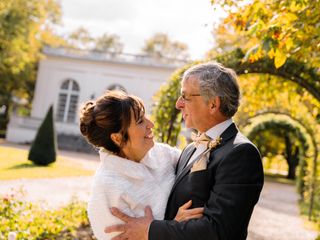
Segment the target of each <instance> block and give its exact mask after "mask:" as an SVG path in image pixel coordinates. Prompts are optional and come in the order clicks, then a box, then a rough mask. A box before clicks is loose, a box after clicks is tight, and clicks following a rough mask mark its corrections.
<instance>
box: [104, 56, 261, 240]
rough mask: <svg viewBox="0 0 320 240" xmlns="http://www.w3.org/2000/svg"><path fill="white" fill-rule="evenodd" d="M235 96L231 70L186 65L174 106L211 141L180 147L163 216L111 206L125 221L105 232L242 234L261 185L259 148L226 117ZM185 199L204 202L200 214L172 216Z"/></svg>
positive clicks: (234, 239) (157, 238)
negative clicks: (156, 217) (130, 212)
mask: <svg viewBox="0 0 320 240" xmlns="http://www.w3.org/2000/svg"><path fill="white" fill-rule="evenodd" d="M239 99H240V91H239V86H238V83H237V76H236V74H235V73H234V71H233V70H231V69H228V68H225V67H223V66H222V65H220V64H218V63H213V62H209V63H204V64H198V65H196V66H193V67H191V68H190V69H188V70H187V71H186V72H185V73H184V75H183V79H182V87H181V96H180V97H179V99H178V100H177V102H176V107H177V108H178V109H180V110H181V112H182V116H183V119H184V120H185V125H186V127H187V128H193V129H196V130H197V131H198V132H199V133H205V135H207V136H209V137H210V139H211V140H208V139H207V140H206V136H204V135H203V136H204V138H203V139H204V140H203V141H202V143H201V141H200V144H199V143H198V144H193V143H192V144H190V145H189V146H187V147H186V148H185V149H184V151H183V152H182V154H181V156H180V159H179V162H178V165H177V177H176V181H175V184H174V185H173V188H172V191H171V193H170V196H169V199H168V203H167V208H166V214H165V220H153V217H152V212H151V210H150V208H146V211H145V213H146V214H145V216H144V217H141V218H132V217H129V216H127V215H125V214H123V213H121V212H119V211H118V210H117V209H112V212H113V214H114V215H115V216H117V217H119V218H120V219H122V220H123V221H124V222H125V224H123V225H117V226H112V227H109V228H107V229H106V232H112V231H121V232H123V233H122V234H120V235H118V236H117V237H115V238H114V239H115V240H118V239H137V240H138V239H139V240H141V239H149V240H168V239H179V240H180V239H181V240H189V239H190V240H195V239H212V240H213V239H219V240H220V239H229V240H242V239H246V237H247V228H248V224H249V220H250V217H251V214H252V211H253V208H254V205H255V204H256V203H257V201H258V199H259V196H260V192H261V190H262V186H263V169H262V163H261V157H260V154H259V151H258V150H257V148H256V147H255V146H254V145H253V144H252V143H251V142H250V141H249V140H248V139H247V138H246V137H244V136H243V135H242V134H241V133H240V132H239V130H238V129H237V127H236V126H235V124H234V123H233V122H232V119H231V118H232V116H233V115H234V114H235V113H236V112H237V110H238V106H239ZM196 146H197V147H196ZM204 151H205V153H203V152H204ZM206 152H208V154H206ZM203 159H205V160H206V161H203ZM199 163H200V165H199ZM199 166H201V167H200V168H199ZM190 199H191V200H192V201H193V206H192V207H198V206H199V205H203V206H204V211H203V216H202V217H201V218H199V219H191V220H189V221H184V222H177V221H175V220H172V219H174V216H175V215H176V213H177V211H178V209H179V207H180V206H182V205H183V204H184V203H185V202H187V201H188V200H190Z"/></svg>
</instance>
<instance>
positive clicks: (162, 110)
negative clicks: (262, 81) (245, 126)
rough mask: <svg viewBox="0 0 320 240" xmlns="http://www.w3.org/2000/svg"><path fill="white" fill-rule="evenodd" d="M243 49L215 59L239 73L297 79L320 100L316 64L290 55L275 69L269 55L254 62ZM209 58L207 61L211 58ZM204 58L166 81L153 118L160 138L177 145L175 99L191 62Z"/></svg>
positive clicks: (319, 80) (319, 82) (178, 115)
mask: <svg viewBox="0 0 320 240" xmlns="http://www.w3.org/2000/svg"><path fill="white" fill-rule="evenodd" d="M243 59H244V53H243V52H242V50H241V49H236V50H234V51H232V52H229V53H226V54H223V55H221V56H218V57H216V58H215V59H213V60H216V61H218V62H220V63H222V64H224V65H225V66H226V67H229V68H232V69H234V70H235V71H236V72H237V74H238V75H242V74H248V73H261V74H270V75H274V76H278V77H281V78H282V79H284V80H289V81H292V82H295V83H297V84H298V85H299V86H301V87H302V88H303V89H306V90H307V91H308V92H309V93H310V94H311V95H312V96H314V97H315V99H317V101H319V102H320V74H319V73H318V72H317V71H318V70H317V69H315V68H308V67H307V65H306V64H303V63H300V62H297V61H295V60H293V59H290V58H289V59H287V61H286V63H285V64H284V65H283V66H282V67H280V68H279V69H276V68H275V67H274V63H273V61H272V60H270V59H269V58H264V59H261V60H259V61H257V62H254V63H249V62H245V61H243ZM209 60H210V59H207V60H206V61H209ZM200 62H202V61H196V62H193V63H190V64H188V65H186V66H184V67H182V68H181V69H178V70H177V71H176V72H174V73H173V74H172V76H171V77H170V79H169V80H168V82H167V84H166V85H164V86H163V87H162V88H161V89H160V91H159V92H158V94H157V95H156V97H155V100H156V104H155V107H154V109H153V120H154V121H155V122H156V125H155V128H154V132H155V136H157V138H158V140H159V141H161V142H166V143H168V144H170V145H176V144H177V141H178V135H179V133H180V130H181V116H180V114H179V111H178V110H177V109H176V108H175V102H176V99H177V98H178V97H179V94H180V87H179V86H180V80H181V76H182V75H183V73H184V71H185V70H186V69H188V68H189V67H191V66H192V65H195V64H198V63H200Z"/></svg>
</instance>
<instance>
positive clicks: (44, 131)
mask: <svg viewBox="0 0 320 240" xmlns="http://www.w3.org/2000/svg"><path fill="white" fill-rule="evenodd" d="M56 146H57V143H56V134H55V129H54V121H53V106H52V105H51V106H50V108H49V110H48V112H47V115H46V117H45V118H44V120H43V122H42V124H41V126H40V127H39V129H38V132H37V135H36V137H35V139H34V141H33V143H32V145H31V148H30V151H29V156H28V159H29V160H30V161H32V162H33V163H34V164H36V165H42V166H47V165H49V164H50V163H53V162H55V161H56V149H57V147H56Z"/></svg>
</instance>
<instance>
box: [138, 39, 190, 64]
mask: <svg viewBox="0 0 320 240" xmlns="http://www.w3.org/2000/svg"><path fill="white" fill-rule="evenodd" d="M142 51H143V52H144V53H146V54H147V55H149V56H151V57H154V58H157V59H161V58H169V59H180V60H185V61H186V60H188V59H189V53H188V46H187V45H186V44H185V43H182V42H179V41H172V40H170V39H169V37H168V35H167V34H165V33H156V34H154V35H153V36H152V37H151V38H149V39H147V40H146V41H145V45H144V47H143V48H142Z"/></svg>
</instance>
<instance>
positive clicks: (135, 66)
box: [6, 48, 184, 150]
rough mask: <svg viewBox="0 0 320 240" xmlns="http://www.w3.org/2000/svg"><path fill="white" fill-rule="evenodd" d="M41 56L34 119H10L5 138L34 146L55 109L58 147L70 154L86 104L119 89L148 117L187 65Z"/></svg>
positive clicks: (85, 55) (82, 54)
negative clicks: (156, 96)
mask: <svg viewBox="0 0 320 240" xmlns="http://www.w3.org/2000/svg"><path fill="white" fill-rule="evenodd" d="M43 53H44V56H45V57H44V58H43V59H42V60H41V61H40V63H39V68H38V74H37V81H36V86H35V92H34V99H33V102H32V111H31V116H30V117H19V116H16V115H14V114H13V115H12V116H11V118H10V122H9V125H8V128H7V136H6V138H7V140H8V141H10V142H16V143H30V142H32V141H33V139H34V137H35V134H36V131H37V129H38V127H39V125H40V124H41V122H42V119H43V118H44V117H45V115H46V112H47V111H48V109H49V107H50V105H52V104H53V106H54V113H55V128H56V132H57V135H58V144H59V146H60V147H61V148H65V149H70V147H68V146H67V145H68V144H71V146H72V145H74V141H75V140H77V139H79V136H80V131H79V108H80V106H81V104H82V103H84V102H85V101H87V100H89V99H95V98H97V97H99V96H100V95H102V94H103V93H104V92H105V91H107V90H114V89H120V90H123V91H125V92H127V93H129V94H134V95H137V96H139V97H140V98H141V99H142V100H143V101H144V103H145V105H146V110H147V112H150V111H151V109H152V105H153V96H154V94H155V93H156V92H157V91H158V90H159V89H160V87H161V85H162V84H164V83H165V82H166V81H167V79H168V78H169V77H170V75H171V74H172V73H173V72H174V71H175V70H176V69H177V68H179V67H181V66H182V65H183V64H184V63H182V62H178V63H177V62H175V63H167V62H165V61H162V62H160V61H159V60H157V61H156V60H154V59H150V58H147V57H145V56H139V55H128V54H121V55H112V54H108V53H101V52H90V51H83V50H81V51H80V50H69V49H63V48H60V49H53V48H45V49H44V51H43ZM63 136H64V137H63ZM68 138H69V139H70V140H68ZM79 141H80V140H79ZM63 142H65V143H63ZM68 142H69V143H68ZM63 145H64V146H63ZM71 148H72V147H71ZM73 150H80V149H73Z"/></svg>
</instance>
